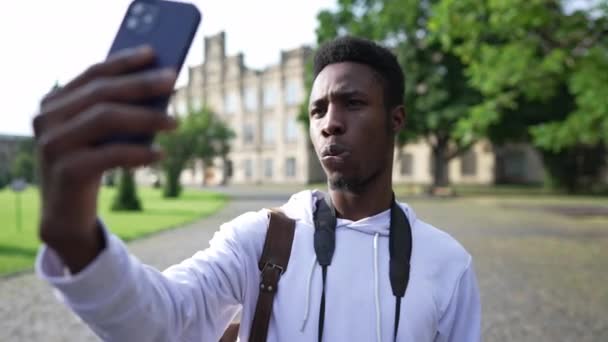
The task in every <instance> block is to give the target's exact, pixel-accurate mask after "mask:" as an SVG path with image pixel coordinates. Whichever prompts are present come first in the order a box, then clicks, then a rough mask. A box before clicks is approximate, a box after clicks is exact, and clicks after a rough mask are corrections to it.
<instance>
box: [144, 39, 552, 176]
mask: <svg viewBox="0 0 608 342" xmlns="http://www.w3.org/2000/svg"><path fill="white" fill-rule="evenodd" d="M312 53H313V52H312V50H311V49H310V48H309V47H306V46H304V47H300V48H297V49H293V50H289V51H282V52H281V56H280V61H279V63H278V64H276V65H272V66H270V67H267V68H265V69H263V70H254V69H250V68H248V67H247V66H245V64H244V60H243V57H244V56H243V54H237V55H234V56H228V55H227V54H226V35H225V33H224V32H220V33H219V34H216V35H213V36H209V37H205V55H204V62H203V64H201V65H197V66H194V67H190V68H189V70H188V73H189V74H188V76H189V77H188V83H187V85H186V86H184V87H181V88H179V89H177V90H176V92H175V94H174V96H173V98H172V101H171V104H170V111H171V112H172V113H173V114H176V115H184V114H186V113H187V112H188V111H189V109H194V110H197V109H200V108H201V107H202V106H206V107H208V108H210V109H211V110H212V111H213V112H214V113H215V114H216V115H218V116H219V117H220V118H221V119H222V120H223V121H224V122H226V123H227V124H228V126H229V127H230V128H231V129H232V130H233V131H234V132H235V133H236V138H235V139H234V140H233V143H232V148H231V152H230V154H229V156H228V160H227V161H225V162H223V161H221V160H217V161H216V162H215V163H214V166H213V167H205V165H202V163H201V162H196V163H194V164H193V165H192V167H190V168H189V169H187V170H185V171H184V172H183V174H182V177H181V180H182V182H183V183H185V184H189V185H202V184H219V183H225V182H229V183H233V184H258V183H300V184H306V183H314V182H321V181H324V173H323V170H322V168H321V166H320V164H319V162H318V160H317V158H316V155H315V152H314V150H313V148H312V145H311V144H310V142H309V139H308V132H306V131H305V129H304V128H303V125H301V124H300V123H299V122H298V121H297V120H296V118H297V115H298V111H299V106H300V104H301V103H302V102H303V101H307V99H306V98H305V97H306V95H307V94H306V93H307V92H306V89H305V72H306V64H307V62H308V61H309V59H310V57H311V56H312ZM513 160H515V164H513V163H511V161H513ZM431 161H432V158H431V149H430V146H429V145H428V144H426V143H425V142H423V141H421V142H419V143H413V144H408V145H406V146H404V147H402V148H401V149H398V150H397V151H396V153H395V161H394V169H393V177H394V180H395V182H407V183H414V184H429V183H431V182H432V171H433V170H432V162H431ZM448 168H449V178H450V181H451V182H452V183H456V184H463V183H464V184H492V183H495V182H496V181H497V180H500V179H508V180H510V181H514V182H526V183H533V182H539V181H541V180H542V163H540V159H539V157H538V155H536V154H535V153H534V151H533V150H532V149H531V148H529V147H527V146H518V145H513V146H507V147H504V148H501V149H495V148H494V147H493V146H492V145H491V144H490V143H488V142H480V143H478V144H476V145H475V146H473V147H472V148H471V150H470V151H468V152H467V153H465V154H464V155H462V156H460V157H458V158H454V159H453V160H452V161H451V162H450V163H449V165H448ZM498 168H500V169H498ZM141 179H144V177H143V176H142V177H141Z"/></svg>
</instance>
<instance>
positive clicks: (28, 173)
mask: <svg viewBox="0 0 608 342" xmlns="http://www.w3.org/2000/svg"><path fill="white" fill-rule="evenodd" d="M9 173H10V175H9V178H12V179H16V178H21V179H24V180H25V181H26V182H28V183H30V184H33V183H35V182H36V158H35V157H34V139H32V138H26V139H24V140H23V141H21V142H20V143H19V146H18V148H17V153H16V154H15V158H14V159H13V161H12V163H11V168H10V172H9Z"/></svg>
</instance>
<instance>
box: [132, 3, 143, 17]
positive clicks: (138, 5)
mask: <svg viewBox="0 0 608 342" xmlns="http://www.w3.org/2000/svg"><path fill="white" fill-rule="evenodd" d="M145 9H146V5H144V4H142V3H141V2H138V3H136V4H134V5H133V7H132V9H131V13H133V15H140V14H142V13H143V12H144V11H145Z"/></svg>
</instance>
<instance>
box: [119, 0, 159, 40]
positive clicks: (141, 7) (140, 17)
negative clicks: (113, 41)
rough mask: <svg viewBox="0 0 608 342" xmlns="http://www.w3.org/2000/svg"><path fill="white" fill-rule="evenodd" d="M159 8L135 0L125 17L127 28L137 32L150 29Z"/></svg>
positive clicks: (154, 22) (144, 31)
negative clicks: (127, 15)
mask: <svg viewBox="0 0 608 342" xmlns="http://www.w3.org/2000/svg"><path fill="white" fill-rule="evenodd" d="M158 12H159V8H158V6H155V5H154V4H152V3H144V2H143V1H140V2H136V3H134V4H133V5H132V6H131V10H130V11H129V17H128V18H127V22H126V25H127V29H129V30H131V31H134V32H135V33H138V34H143V33H146V32H149V31H151V30H152V29H153V28H154V26H155V24H156V20H157V18H158Z"/></svg>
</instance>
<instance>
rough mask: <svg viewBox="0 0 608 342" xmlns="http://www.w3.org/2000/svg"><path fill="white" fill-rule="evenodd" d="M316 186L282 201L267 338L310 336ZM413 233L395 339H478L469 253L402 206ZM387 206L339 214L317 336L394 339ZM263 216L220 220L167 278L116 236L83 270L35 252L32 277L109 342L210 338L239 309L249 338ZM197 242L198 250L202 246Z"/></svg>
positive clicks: (314, 323) (314, 319)
mask: <svg viewBox="0 0 608 342" xmlns="http://www.w3.org/2000/svg"><path fill="white" fill-rule="evenodd" d="M318 196H320V193H319V192H316V191H303V192H300V193H297V194H295V195H293V196H292V197H291V199H290V200H289V201H288V202H287V203H286V204H285V205H283V206H282V209H283V210H284V212H285V214H287V216H289V217H291V218H294V219H296V222H297V223H296V230H295V238H294V242H293V247H292V251H291V258H290V261H289V267H288V269H287V271H286V272H285V274H284V275H283V276H282V278H281V280H280V282H279V291H278V293H277V295H276V297H275V301H274V307H273V312H272V318H271V320H270V326H269V329H268V341H270V342H274V341H285V342H297V341H306V342H311V341H316V340H317V333H318V332H317V329H318V319H319V317H318V315H319V306H320V300H321V288H322V281H321V268H320V266H319V265H318V264H317V263H316V259H315V252H314V247H313V232H314V224H313V218H312V213H313V211H314V205H315V204H314V203H315V202H316V198H317V197H318ZM401 208H402V209H403V210H404V212H405V213H406V215H407V217H408V219H409V221H410V224H411V227H412V237H413V243H412V244H413V247H412V257H411V273H410V281H409V285H408V288H407V291H406V294H405V297H404V298H403V301H402V304H401V319H400V324H399V333H398V337H397V340H398V341H411V342H425V341H437V342H439V341H454V342H469V341H480V316H481V312H480V302H479V291H478V288H477V282H476V278H475V272H474V270H473V265H472V261H471V256H470V255H469V254H468V253H467V252H466V251H465V250H464V248H463V247H462V246H461V245H460V244H459V243H458V242H456V240H454V239H453V238H452V237H450V236H449V235H448V234H446V233H444V232H442V231H440V230H438V229H436V228H434V227H432V226H431V225H429V224H427V223H425V222H423V221H421V220H418V219H417V218H416V216H415V214H414V211H413V210H412V209H411V208H410V207H409V206H407V205H405V204H401ZM389 221H390V210H387V211H385V212H382V213H380V214H377V215H375V216H372V217H368V218H365V219H362V220H359V221H356V222H353V221H349V220H344V219H338V223H337V228H336V249H335V253H334V256H333V259H332V263H331V266H329V268H328V272H327V283H326V308H325V328H324V333H323V340H324V341H365V342H368V341H370V342H371V341H377V342H380V341H386V342H390V341H392V340H393V320H394V310H395V297H394V296H393V294H392V290H391V285H390V281H389V276H388V264H389V251H388V232H389ZM267 227H268V215H267V211H266V210H260V211H258V212H249V213H246V214H243V215H241V216H239V217H237V218H236V219H234V220H232V221H230V222H228V223H225V224H223V225H222V227H221V228H220V230H219V231H218V232H217V233H216V234H215V236H214V237H213V239H212V240H211V241H210V247H209V248H207V249H206V250H204V251H200V252H197V253H196V254H194V256H192V257H191V258H189V259H187V260H185V261H183V262H182V263H180V264H178V265H175V266H172V267H170V268H168V269H167V270H165V271H164V272H162V273H161V272H159V271H157V270H156V269H154V268H152V267H149V266H146V265H143V264H142V263H140V262H139V261H138V260H137V259H136V258H135V257H133V256H130V255H129V254H128V251H127V249H126V247H125V245H124V244H123V243H122V241H120V240H119V239H118V238H117V237H116V236H114V235H111V234H109V233H106V239H107V247H106V248H105V249H104V250H103V251H102V252H101V254H100V255H99V256H98V257H97V258H96V259H95V260H94V261H93V262H92V263H91V264H90V265H88V267H87V268H85V269H84V270H82V271H81V272H79V273H78V274H76V275H73V276H71V275H66V274H65V272H64V270H65V266H64V265H63V264H62V262H61V260H60V259H59V258H58V257H57V255H56V254H55V253H54V251H53V250H51V249H50V248H47V247H43V248H42V249H41V251H40V254H39V256H38V261H37V270H38V274H39V275H40V276H41V277H42V278H44V279H46V280H47V281H49V282H50V283H51V284H52V285H53V286H54V287H55V288H56V289H58V290H59V292H60V293H61V294H62V297H63V300H64V301H65V303H66V304H67V305H68V306H69V307H70V308H71V309H72V310H73V311H74V312H75V313H76V314H78V315H79V316H80V317H81V318H82V319H83V320H84V321H85V322H86V323H87V324H88V325H89V326H90V327H91V328H92V329H93V330H94V331H95V333H97V334H98V335H99V336H100V337H101V338H102V339H104V340H107V341H147V342H148V341H213V342H215V341H218V340H219V337H220V336H221V335H222V333H223V331H224V329H225V328H226V326H227V325H228V324H229V323H230V322H231V321H232V320H233V319H234V317H235V316H236V315H237V313H238V312H239V311H241V312H242V316H241V330H240V333H239V335H240V340H241V341H247V340H248V338H249V331H250V325H251V321H252V320H253V313H254V311H255V304H256V300H257V296H258V286H259V283H260V271H259V270H258V259H259V257H260V254H261V253H262V248H263V244H264V240H265V236H266V229H267ZM201 243H203V242H202V241H201Z"/></svg>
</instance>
